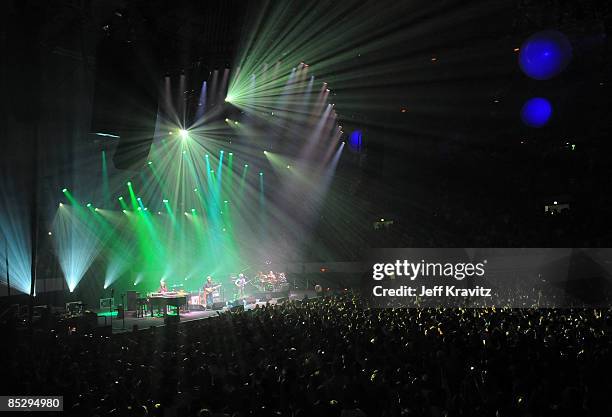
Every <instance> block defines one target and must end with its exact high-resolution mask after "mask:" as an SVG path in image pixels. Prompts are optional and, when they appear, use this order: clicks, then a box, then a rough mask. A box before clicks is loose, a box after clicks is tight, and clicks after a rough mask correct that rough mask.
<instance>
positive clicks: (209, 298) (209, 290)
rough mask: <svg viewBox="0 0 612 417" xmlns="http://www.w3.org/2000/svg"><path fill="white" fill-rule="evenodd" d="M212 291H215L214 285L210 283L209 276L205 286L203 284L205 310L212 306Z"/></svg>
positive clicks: (210, 278)
mask: <svg viewBox="0 0 612 417" xmlns="http://www.w3.org/2000/svg"><path fill="white" fill-rule="evenodd" d="M213 291H215V285H214V284H213V282H212V277H211V276H210V275H209V276H207V277H206V284H204V296H205V297H206V306H205V307H206V308H209V307H211V308H212V305H213Z"/></svg>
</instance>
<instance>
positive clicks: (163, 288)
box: [157, 278, 168, 294]
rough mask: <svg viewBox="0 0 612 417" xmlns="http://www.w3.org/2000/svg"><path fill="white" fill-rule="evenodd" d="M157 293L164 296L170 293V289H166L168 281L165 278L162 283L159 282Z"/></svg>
mask: <svg viewBox="0 0 612 417" xmlns="http://www.w3.org/2000/svg"><path fill="white" fill-rule="evenodd" d="M157 292H160V293H162V294H163V293H166V292H168V287H166V281H165V280H164V279H163V278H162V280H161V281H159V289H158V290H157Z"/></svg>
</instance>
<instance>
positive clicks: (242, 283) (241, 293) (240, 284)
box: [234, 274, 247, 298]
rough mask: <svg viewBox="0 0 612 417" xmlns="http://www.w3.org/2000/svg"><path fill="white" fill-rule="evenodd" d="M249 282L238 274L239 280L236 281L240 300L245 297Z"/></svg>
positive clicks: (242, 275)
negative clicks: (245, 289)
mask: <svg viewBox="0 0 612 417" xmlns="http://www.w3.org/2000/svg"><path fill="white" fill-rule="evenodd" d="M246 283H247V280H246V277H245V276H244V274H238V279H236V281H234V284H236V287H238V298H243V297H244V287H245V286H246Z"/></svg>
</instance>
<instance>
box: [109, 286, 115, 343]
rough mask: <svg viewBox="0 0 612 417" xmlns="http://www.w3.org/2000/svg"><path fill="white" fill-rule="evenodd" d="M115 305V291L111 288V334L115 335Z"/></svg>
mask: <svg viewBox="0 0 612 417" xmlns="http://www.w3.org/2000/svg"><path fill="white" fill-rule="evenodd" d="M113 304H115V289H114V288H111V302H110V305H109V306H108V309H109V311H110V324H111V334H113Z"/></svg>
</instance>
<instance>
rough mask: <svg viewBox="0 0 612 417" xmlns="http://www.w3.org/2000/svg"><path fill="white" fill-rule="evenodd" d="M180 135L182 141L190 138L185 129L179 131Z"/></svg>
mask: <svg viewBox="0 0 612 417" xmlns="http://www.w3.org/2000/svg"><path fill="white" fill-rule="evenodd" d="M179 135H180V136H181V139H187V138H188V137H189V132H188V131H186V130H185V129H179Z"/></svg>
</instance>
